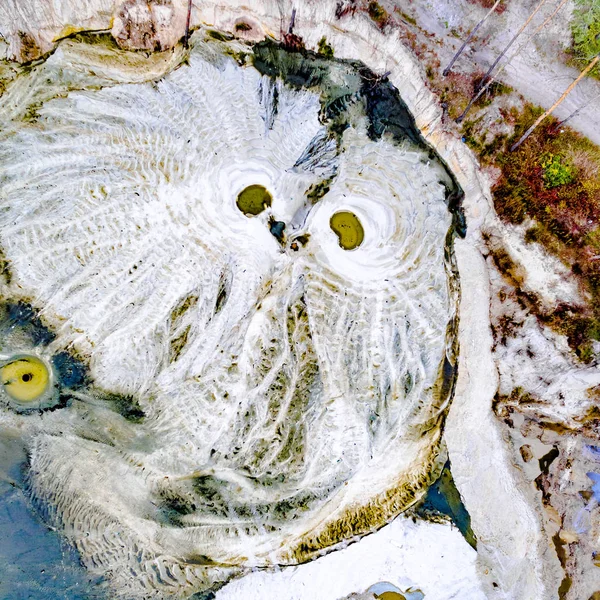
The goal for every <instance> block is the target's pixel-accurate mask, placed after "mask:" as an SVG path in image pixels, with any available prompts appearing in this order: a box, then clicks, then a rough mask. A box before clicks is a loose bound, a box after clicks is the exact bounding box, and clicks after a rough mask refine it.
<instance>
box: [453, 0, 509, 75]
mask: <svg viewBox="0 0 600 600" xmlns="http://www.w3.org/2000/svg"><path fill="white" fill-rule="evenodd" d="M500 2H502V0H496V2H495V3H494V6H492V8H490V10H489V11H488V12H487V13H486V15H485V17H483V19H481V21H479V23H477V25H475V27H474V29H473V31H471V33H469V35H468V37H467V39H466V40H465V41H464V42H463V43H462V45H461V47H460V48H459V49H458V52H457V53H456V54H455V55H454V56H453V57H452V60H451V61H450V62H449V63H448V66H447V67H446V68H445V69H444V71H443V73H442V75H443V76H444V77H446V75H448V73H450V71H451V70H452V67H453V66H454V63H455V62H456V61H457V60H458V57H459V56H460V55H461V54H462V53H463V50H464V49H465V48H466V47H467V44H468V43H469V42H470V41H471V40H472V39H473V37H474V36H475V34H476V33H477V31H478V30H479V28H480V27H481V26H482V25H483V24H484V23H485V21H486V20H487V18H488V17H489V16H490V15H491V14H492V13H493V12H494V11H495V10H496V8H497V7H498V4H500Z"/></svg>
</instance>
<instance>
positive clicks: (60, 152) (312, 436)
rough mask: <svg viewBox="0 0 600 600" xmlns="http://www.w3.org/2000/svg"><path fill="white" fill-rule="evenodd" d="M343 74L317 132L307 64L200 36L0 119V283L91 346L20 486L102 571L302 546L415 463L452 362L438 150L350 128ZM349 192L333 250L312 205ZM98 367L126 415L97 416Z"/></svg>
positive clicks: (61, 333)
mask: <svg viewBox="0 0 600 600" xmlns="http://www.w3.org/2000/svg"><path fill="white" fill-rule="evenodd" d="M56 60H58V59H56ZM348 68H349V67H348ZM34 74H35V73H34ZM32 77H33V79H32V81H33V83H32V85H34V86H35V85H40V82H39V77H38V78H35V77H34V76H32ZM94 81H95V80H94ZM18 84H19V86H21V87H22V86H23V84H22V82H21V81H19V82H18ZM84 87H85V86H82V88H84ZM9 92H10V90H9ZM19 93H20V94H21V95H22V96H23V91H22V90H21V91H19ZM37 95H39V94H38V92H36V91H35V90H33V91H32V92H31V94H30V97H37ZM25 96H26V94H25V95H24V96H23V97H25ZM340 97H341V98H343V97H345V96H344V95H343V94H342V95H340ZM347 97H348V98H350V99H351V102H349V103H348V106H347V108H348V115H351V116H348V122H347V126H346V128H345V129H343V128H342V129H340V128H338V129H337V130H336V132H334V131H333V130H330V128H329V127H328V123H327V122H326V121H325V120H324V119H323V117H322V116H320V115H322V111H321V103H320V102H321V100H320V95H319V90H316V89H313V90H301V89H295V88H292V87H289V86H288V85H287V84H286V83H285V82H283V81H281V80H279V79H270V78H269V77H267V76H264V75H260V74H259V72H258V71H257V70H256V69H254V68H253V67H252V66H249V65H246V66H239V64H237V63H236V62H235V61H234V60H232V59H230V58H226V57H225V56H224V55H223V51H222V45H219V44H217V43H216V42H209V41H202V40H201V39H199V38H198V37H197V38H196V43H195V45H194V46H193V49H192V52H191V56H190V58H189V63H188V64H185V65H182V66H181V67H180V68H178V69H176V70H174V71H172V72H171V73H169V74H168V75H166V76H165V77H163V78H162V79H160V80H158V81H156V82H153V83H152V82H151V83H130V84H125V83H122V84H111V85H110V86H108V85H107V86H106V87H102V88H101V89H95V90H86V89H81V90H80V91H73V92H70V93H68V94H66V95H64V96H62V97H57V98H54V99H51V100H49V101H47V102H45V103H43V104H42V106H41V107H39V108H38V109H37V114H38V116H37V118H36V119H34V120H33V121H31V122H27V123H23V122H19V121H14V122H10V123H8V122H7V123H6V125H5V126H3V128H2V132H1V133H0V207H1V208H0V239H1V243H2V246H3V250H4V253H5V255H6V257H7V259H8V260H9V261H10V265H11V269H12V272H13V283H12V284H11V286H10V287H7V288H6V289H5V290H4V291H3V293H4V294H5V295H7V296H19V295H21V296H23V297H26V298H28V299H29V300H30V301H31V302H32V303H33V304H34V306H36V307H37V308H39V309H40V312H41V316H42V318H45V319H47V320H48V321H49V322H51V323H53V324H54V325H55V328H56V330H57V339H56V340H55V341H54V342H53V344H52V346H51V348H52V349H53V350H55V351H60V350H64V349H69V350H73V349H74V350H76V351H77V352H78V353H79V355H80V356H82V357H84V358H85V360H86V361H87V363H88V364H89V368H90V384H89V386H87V387H86V389H84V390H83V391H79V392H78V394H77V396H76V397H77V404H76V405H75V404H74V405H72V406H69V407H67V408H65V409H63V413H62V414H63V415H64V417H56V418H57V419H58V418H64V423H65V426H64V428H63V429H62V430H61V431H62V432H63V433H62V435H49V434H43V433H42V434H39V435H37V436H35V437H34V438H33V439H32V442H31V449H30V465H31V470H30V472H29V474H28V485H29V491H30V493H31V496H32V500H33V502H34V504H35V505H36V506H37V507H39V509H40V510H41V512H42V514H43V515H44V517H45V518H46V519H47V520H48V521H49V522H51V523H53V524H54V525H55V526H57V527H58V528H59V529H61V530H62V531H63V533H64V534H65V536H66V537H67V539H69V540H70V541H71V542H72V543H73V544H74V545H75V547H76V548H77V549H78V551H79V552H80V554H81V556H82V559H83V562H84V563H85V565H86V566H87V567H88V568H89V569H91V570H92V571H94V572H97V573H99V574H101V575H104V576H105V578H106V582H107V584H108V585H110V586H111V589H112V593H113V594H115V595H116V596H118V597H123V598H146V597H157V598H164V597H168V596H169V595H181V594H184V595H185V594H191V593H193V592H194V591H199V590H206V589H209V588H210V587H211V586H212V585H214V584H215V583H216V582H219V581H224V580H226V579H227V578H229V577H230V576H231V575H232V574H234V573H235V572H239V569H243V568H248V567H254V566H269V565H273V564H277V563H280V564H287V563H295V562H298V561H304V560H308V559H310V558H313V557H314V556H316V555H318V552H319V551H321V550H324V549H327V548H330V547H335V546H336V544H339V543H341V542H344V541H345V540H347V539H349V538H351V537H352V536H355V535H362V534H364V533H368V532H369V531H371V530H373V529H374V528H377V527H380V526H381V525H382V524H384V523H385V522H386V520H388V519H390V518H392V517H393V516H395V514H397V513H398V512H399V511H400V510H402V509H403V508H405V507H406V506H407V505H408V504H410V503H411V502H412V501H413V500H414V499H415V498H416V497H417V496H418V495H419V494H420V493H422V492H423V490H424V489H425V488H426V486H427V483H428V481H430V479H431V477H432V476H433V475H434V474H435V469H436V468H437V467H436V457H437V453H438V446H439V440H440V430H441V425H442V419H443V414H444V410H445V408H446V406H447V403H448V402H449V400H450V394H449V391H451V386H452V382H451V381H449V380H448V368H445V367H444V365H450V370H452V368H453V367H454V365H455V362H456V360H455V359H456V355H455V354H456V347H455V340H454V326H455V318H456V314H455V313H456V301H457V283H456V281H455V273H454V270H453V266H452V248H451V246H450V245H449V242H448V239H449V238H448V237H447V234H448V231H449V228H450V227H451V221H452V218H451V215H450V213H449V211H448V208H447V206H446V202H445V199H444V198H445V188H444V185H443V184H442V183H440V182H441V181H444V178H445V177H446V175H445V174H444V168H443V167H442V166H441V165H440V164H439V163H438V162H437V161H436V160H434V159H431V157H430V156H429V153H428V152H427V151H426V150H425V149H423V148H421V147H417V146H415V145H414V144H413V143H412V142H409V141H407V140H405V141H402V140H393V139H392V138H391V137H390V136H387V135H384V136H383V137H382V138H381V139H379V140H373V139H370V138H369V136H368V135H367V131H368V128H369V122H368V120H369V119H368V116H367V115H366V114H365V113H364V110H363V109H364V107H363V108H362V109H361V108H360V107H361V106H362V105H361V103H360V101H359V100H357V94H356V93H354V92H353V93H348V94H347ZM339 104H340V106H339V107H338V108H339V111H338V112H337V113H336V118H338V119H340V118H341V117H340V116H339V115H342V114H343V111H344V110H345V109H344V108H343V105H344V103H343V102H340V103H339ZM361 111H362V112H361ZM319 184H323V185H325V184H326V188H325V187H324V188H323V189H325V192H324V193H323V194H322V197H320V199H318V201H315V200H314V199H313V200H310V199H309V195H310V191H311V190H314V189H315V186H318V185H319ZM250 185H261V186H264V187H265V188H266V189H267V190H268V192H269V193H270V194H271V195H272V197H273V202H272V206H271V207H268V208H267V209H266V210H264V211H263V212H261V213H260V214H257V215H255V216H246V215H244V214H242V212H241V211H240V210H239V209H238V207H237V206H236V199H237V197H238V194H239V193H240V192H241V191H242V190H243V189H245V188H246V187H248V186H250ZM344 210H346V211H351V212H352V213H353V214H355V215H356V216H357V218H358V219H359V220H360V222H361V225H362V227H363V229H364V241H363V242H362V243H361V244H360V246H359V247H357V248H356V249H354V250H351V251H346V250H344V249H343V248H341V247H340V245H339V243H338V238H337V236H336V234H335V232H333V231H332V230H331V228H330V220H331V216H332V215H333V214H334V213H336V212H338V211H344ZM269 219H271V220H276V221H279V222H282V223H284V224H286V229H285V231H284V235H283V237H282V238H281V239H276V237H275V236H274V235H272V233H271V232H270V231H269V222H270V221H269ZM298 236H303V239H304V241H303V242H302V244H300V245H298V244H296V245H295V246H294V247H292V244H291V242H292V240H294V239H296V238H297V237H298ZM109 393H110V394H120V395H122V396H126V397H131V398H133V399H134V400H135V401H136V402H137V403H138V404H139V406H140V408H141V410H142V411H143V414H144V419H143V421H142V422H141V423H136V424H135V425H132V424H127V427H126V428H125V425H123V431H122V432H121V431H120V425H119V422H118V421H117V420H116V419H112V420H111V421H110V423H111V424H110V426H108V425H106V426H104V425H103V420H104V413H103V412H102V411H103V410H105V409H101V408H99V406H100V400H99V399H100V398H105V397H106V394H109ZM77 407H79V408H77ZM82 407H83V408H82ZM69 415H72V416H69ZM123 432H127V434H126V435H125V433H123ZM132 432H134V433H132ZM107 440H108V442H107Z"/></svg>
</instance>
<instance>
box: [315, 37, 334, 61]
mask: <svg viewBox="0 0 600 600" xmlns="http://www.w3.org/2000/svg"><path fill="white" fill-rule="evenodd" d="M317 52H318V54H320V55H321V56H325V57H326V58H333V48H332V47H331V46H330V45H329V44H328V43H327V38H326V37H325V36H323V37H322V38H321V39H320V40H319V44H318V46H317Z"/></svg>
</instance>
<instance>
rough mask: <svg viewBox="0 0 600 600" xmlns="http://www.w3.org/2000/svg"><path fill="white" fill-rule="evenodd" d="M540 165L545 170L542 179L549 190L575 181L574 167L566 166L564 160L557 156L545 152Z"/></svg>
mask: <svg viewBox="0 0 600 600" xmlns="http://www.w3.org/2000/svg"><path fill="white" fill-rule="evenodd" d="M540 165H541V166H542V168H543V169H544V173H543V175H542V177H543V178H544V184H545V185H546V188H548V189H551V188H554V187H558V186H559V185H565V184H567V183H571V182H572V181H573V179H574V177H573V167H571V166H570V165H567V164H564V163H563V159H562V158H561V157H560V156H558V155H556V154H552V153H551V152H544V154H542V156H541V158H540Z"/></svg>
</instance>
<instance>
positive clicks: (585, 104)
mask: <svg viewBox="0 0 600 600" xmlns="http://www.w3.org/2000/svg"><path fill="white" fill-rule="evenodd" d="M599 98H600V94H596V95H595V96H592V97H591V98H590V99H589V100H588V101H587V102H584V103H583V104H582V105H581V106H580V107H579V108H578V109H576V110H574V111H573V112H572V113H571V114H570V115H569V116H568V117H566V118H565V119H563V120H562V121H559V122H558V123H557V124H556V125H555V126H554V127H553V128H552V131H553V132H556V131H558V130H559V129H560V128H561V127H562V126H563V125H564V124H565V123H567V122H569V121H570V120H571V119H572V118H573V117H576V116H577V115H578V114H579V113H580V112H581V111H582V110H583V109H584V108H586V107H587V106H589V105H590V104H591V103H592V102H594V100H598V99H599Z"/></svg>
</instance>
